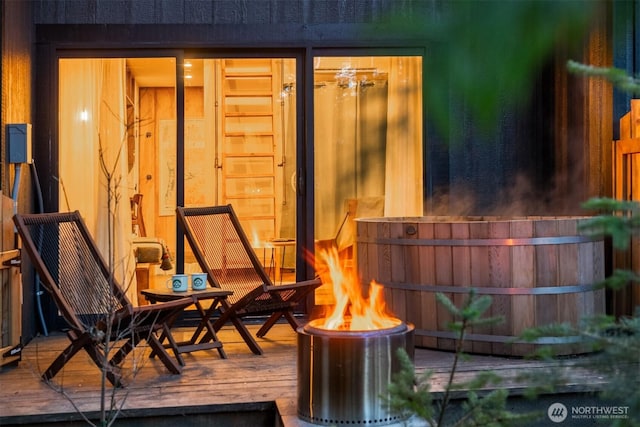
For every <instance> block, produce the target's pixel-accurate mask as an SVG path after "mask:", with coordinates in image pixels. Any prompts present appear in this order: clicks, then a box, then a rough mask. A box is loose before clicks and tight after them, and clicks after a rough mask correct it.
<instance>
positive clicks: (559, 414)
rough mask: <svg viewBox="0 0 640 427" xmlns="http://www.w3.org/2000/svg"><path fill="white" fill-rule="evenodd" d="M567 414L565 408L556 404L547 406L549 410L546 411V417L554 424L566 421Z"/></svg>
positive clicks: (560, 404)
mask: <svg viewBox="0 0 640 427" xmlns="http://www.w3.org/2000/svg"><path fill="white" fill-rule="evenodd" d="M568 413H569V411H567V407H566V406H564V405H563V404H562V403H558V402H556V403H552V404H551V405H550V406H549V409H547V416H549V419H550V420H551V421H553V422H554V423H561V422H563V421H564V420H565V419H567V414H568Z"/></svg>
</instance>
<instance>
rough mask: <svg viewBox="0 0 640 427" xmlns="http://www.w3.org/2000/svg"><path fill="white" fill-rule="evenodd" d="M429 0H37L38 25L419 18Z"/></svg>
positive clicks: (273, 22)
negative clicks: (393, 16) (390, 17)
mask: <svg viewBox="0 0 640 427" xmlns="http://www.w3.org/2000/svg"><path fill="white" fill-rule="evenodd" d="M438 3H440V2H438V1H431V0H429V1H427V0H258V1H255V0H253V1H252V0H215V1H203V0H120V1H119V0H86V1H84V0H80V1H78V0H39V1H34V4H35V14H34V22H35V23H36V24H209V25H210V24H214V25H216V24H236V25H237V24H241V25H242V24H245V25H246V24H284V23H300V24H329V23H352V24H353V23H371V22H376V21H378V20H380V19H381V18H383V17H385V16H387V15H388V14H390V13H395V14H399V15H400V16H405V17H409V16H415V15H416V14H418V15H419V14H421V13H424V12H425V11H428V10H430V9H432V8H433V7H435V6H434V5H437V4H438Z"/></svg>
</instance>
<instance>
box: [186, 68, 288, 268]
mask: <svg viewBox="0 0 640 427" xmlns="http://www.w3.org/2000/svg"><path fill="white" fill-rule="evenodd" d="M196 69H201V70H202V78H200V77H197V76H195V75H194V76H193V77H192V78H191V79H189V80H187V79H185V176H184V180H185V205H186V206H202V205H208V204H220V205H222V204H231V205H232V206H233V208H234V210H235V211H236V213H237V214H238V216H239V218H240V221H241V223H242V225H243V228H244V230H245V232H246V233H247V235H248V236H249V237H250V239H251V241H252V242H253V245H254V247H255V249H256V251H257V252H258V253H259V255H261V256H262V259H263V262H264V263H265V267H266V268H267V269H268V271H269V272H271V273H272V279H274V281H280V280H282V279H283V277H284V279H285V280H288V279H291V280H293V279H294V278H295V276H294V271H295V270H294V269H295V222H296V209H295V190H294V188H293V187H292V186H291V185H290V182H292V180H293V179H294V178H293V176H294V173H295V170H296V168H295V158H296V138H295V135H296V128H295V117H296V116H295V93H294V90H295V60H294V59H280V58H257V59H256V58H234V59H189V60H188V61H185V77H186V72H187V70H196ZM198 82H201V83H198ZM189 120H200V121H201V123H194V126H195V128H191V129H190V128H189V126H188V121H189ZM194 135H199V136H198V137H195V136H194ZM198 165H200V166H199V167H198ZM205 177H206V178H205ZM205 180H206V184H205V183H204V182H205ZM280 241H285V242H291V243H290V244H287V245H284V246H283V245H279V244H277V243H278V242H280ZM274 243H275V244H274ZM283 248H284V249H283ZM185 263H186V264H187V265H185V271H187V270H189V269H191V268H197V267H196V266H195V265H189V264H193V257H192V256H190V254H189V249H188V247H187V246H185ZM283 273H286V274H284V275H283Z"/></svg>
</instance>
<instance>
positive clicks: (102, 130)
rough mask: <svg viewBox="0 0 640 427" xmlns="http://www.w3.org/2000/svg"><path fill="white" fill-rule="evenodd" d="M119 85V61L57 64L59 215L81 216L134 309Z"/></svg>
mask: <svg viewBox="0 0 640 427" xmlns="http://www.w3.org/2000/svg"><path fill="white" fill-rule="evenodd" d="M124 84H125V61H124V59H62V60H60V84H59V88H60V105H59V110H60V117H59V126H60V129H59V141H60V151H59V158H60V162H59V171H60V172H59V174H60V176H59V181H60V210H61V211H64V210H71V211H73V210H78V211H80V213H81V214H82V216H83V218H84V220H85V222H86V223H87V226H88V227H89V230H90V232H91V233H92V235H93V237H94V238H95V240H96V243H97V245H98V247H99V249H100V251H101V253H102V255H103V256H104V258H105V259H106V260H107V261H108V262H111V263H112V268H113V271H114V274H115V277H116V279H117V280H118V281H119V283H120V284H121V285H122V286H123V287H124V288H125V289H126V291H127V296H128V297H129V299H130V300H131V302H132V303H133V304H137V289H136V282H135V259H134V256H133V251H132V244H131V243H132V238H133V236H132V232H131V210H130V204H129V197H128V191H127V188H128V183H127V175H128V167H127V146H126V143H127V138H126V136H127V135H126V132H127V129H126V114H125V113H126V111H125V108H126V107H125V97H124V87H125V86H124ZM108 175H109V176H110V179H109V180H108V179H107V176H108ZM108 181H110V182H109V184H110V186H109V184H108Z"/></svg>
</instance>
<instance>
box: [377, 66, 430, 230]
mask: <svg viewBox="0 0 640 427" xmlns="http://www.w3.org/2000/svg"><path fill="white" fill-rule="evenodd" d="M388 105H389V112H388V116H387V157H386V159H387V160H386V176H387V177H388V178H389V179H387V180H386V182H385V192H384V194H385V203H384V215H385V216H390V217H393V216H422V215H423V205H422V198H423V183H422V59H421V58H416V57H393V58H391V66H390V70H389V104H388Z"/></svg>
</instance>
